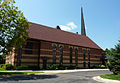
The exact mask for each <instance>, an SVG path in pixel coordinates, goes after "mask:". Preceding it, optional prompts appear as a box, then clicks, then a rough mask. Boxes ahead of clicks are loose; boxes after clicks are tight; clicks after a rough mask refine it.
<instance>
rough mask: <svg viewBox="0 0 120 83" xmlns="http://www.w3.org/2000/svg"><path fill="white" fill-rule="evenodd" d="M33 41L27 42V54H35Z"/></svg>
mask: <svg viewBox="0 0 120 83" xmlns="http://www.w3.org/2000/svg"><path fill="white" fill-rule="evenodd" d="M32 49H33V42H27V44H26V45H25V54H33V50H32Z"/></svg>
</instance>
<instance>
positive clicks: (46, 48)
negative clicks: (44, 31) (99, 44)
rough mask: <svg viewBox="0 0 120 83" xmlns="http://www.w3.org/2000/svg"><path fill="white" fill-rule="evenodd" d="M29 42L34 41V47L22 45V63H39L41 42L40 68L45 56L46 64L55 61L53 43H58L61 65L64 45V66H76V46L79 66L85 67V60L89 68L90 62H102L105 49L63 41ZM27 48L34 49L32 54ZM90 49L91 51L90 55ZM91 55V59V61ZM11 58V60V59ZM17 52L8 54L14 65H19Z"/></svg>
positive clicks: (58, 57) (58, 60)
mask: <svg viewBox="0 0 120 83" xmlns="http://www.w3.org/2000/svg"><path fill="white" fill-rule="evenodd" d="M28 42H32V43H33V48H32V49H27V48H25V45H23V47H22V57H21V65H38V48H39V47H38V46H39V45H38V44H39V43H40V63H39V64H40V68H42V67H43V57H47V61H46V64H47V66H49V65H50V64H52V63H53V48H52V46H53V45H56V65H60V46H63V58H62V59H63V64H62V65H63V66H70V65H71V66H76V61H75V60H76V57H75V48H76V49H77V50H78V53H77V67H80V68H83V67H84V65H83V62H85V64H86V67H85V68H88V62H90V66H93V65H95V64H101V60H100V58H101V55H102V53H103V50H101V49H94V48H86V47H80V46H74V45H68V44H61V43H52V42H47V41H36V40H29V41H28ZM70 47H71V48H72V63H70ZM83 49H84V50H85V59H84V58H83V57H84V56H83ZM25 50H32V54H25ZM88 50H89V51H90V53H89V55H88ZM10 56H11V57H10ZM89 56H90V61H89ZM10 60H11V61H10ZM17 61H18V60H17V54H14V53H13V55H8V56H7V58H6V63H11V64H13V65H17Z"/></svg>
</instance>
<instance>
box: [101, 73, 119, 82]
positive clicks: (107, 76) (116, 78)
mask: <svg viewBox="0 0 120 83" xmlns="http://www.w3.org/2000/svg"><path fill="white" fill-rule="evenodd" d="M100 77H101V78H105V79H112V80H119V81H120V74H118V75H114V74H105V75H101V76H100Z"/></svg>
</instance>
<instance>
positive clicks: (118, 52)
mask: <svg viewBox="0 0 120 83" xmlns="http://www.w3.org/2000/svg"><path fill="white" fill-rule="evenodd" d="M110 53H111V55H112V56H113V57H112V58H110V59H109V61H108V68H109V69H110V71H112V72H113V73H114V74H118V73H120V41H119V43H118V44H117V45H115V48H112V49H111V50H110Z"/></svg>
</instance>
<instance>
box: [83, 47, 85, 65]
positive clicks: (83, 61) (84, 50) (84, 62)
mask: <svg viewBox="0 0 120 83" xmlns="http://www.w3.org/2000/svg"><path fill="white" fill-rule="evenodd" d="M83 67H86V62H85V49H83Z"/></svg>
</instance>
